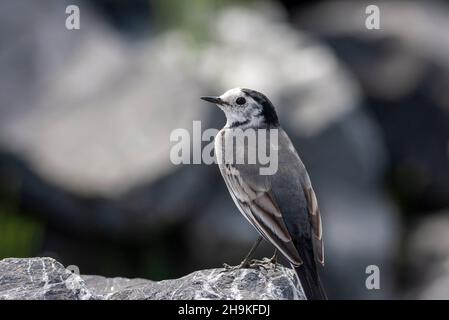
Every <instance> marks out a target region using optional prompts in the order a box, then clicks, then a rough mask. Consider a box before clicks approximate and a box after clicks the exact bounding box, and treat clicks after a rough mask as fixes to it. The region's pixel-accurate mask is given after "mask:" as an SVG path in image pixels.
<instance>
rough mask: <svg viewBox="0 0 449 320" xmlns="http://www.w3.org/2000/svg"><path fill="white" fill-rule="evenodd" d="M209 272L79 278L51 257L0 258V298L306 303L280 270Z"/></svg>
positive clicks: (289, 275) (284, 270) (291, 279)
mask: <svg viewBox="0 0 449 320" xmlns="http://www.w3.org/2000/svg"><path fill="white" fill-rule="evenodd" d="M221 271H223V269H210V270H201V271H196V272H193V273H191V274H189V275H186V276H185V277H182V278H179V279H173V280H164V281H160V282H156V281H151V280H144V279H126V278H105V277H101V276H84V275H81V276H80V275H77V274H76V273H72V272H71V271H69V270H68V269H66V268H65V267H64V266H63V265H62V264H61V263H59V262H57V261H56V260H54V259H52V258H25V259H18V258H9V259H4V260H0V300H2V299H7V300H10V299H25V300H34V299H36V300H92V299H99V300H150V299H164V300H172V299H187V300H190V299H305V298H304V294H303V292H302V290H301V289H299V288H298V286H297V280H296V278H295V276H294V275H293V273H292V271H291V270H290V269H287V268H284V267H282V266H278V267H276V269H273V268H268V269H264V268H260V269H241V270H236V271H231V272H225V273H223V272H221Z"/></svg>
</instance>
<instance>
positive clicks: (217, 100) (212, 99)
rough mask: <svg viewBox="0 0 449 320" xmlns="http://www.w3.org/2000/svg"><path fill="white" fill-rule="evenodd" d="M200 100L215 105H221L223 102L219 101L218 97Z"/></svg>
mask: <svg viewBox="0 0 449 320" xmlns="http://www.w3.org/2000/svg"><path fill="white" fill-rule="evenodd" d="M201 100H204V101H207V102H212V103H215V104H223V100H221V99H220V97H201Z"/></svg>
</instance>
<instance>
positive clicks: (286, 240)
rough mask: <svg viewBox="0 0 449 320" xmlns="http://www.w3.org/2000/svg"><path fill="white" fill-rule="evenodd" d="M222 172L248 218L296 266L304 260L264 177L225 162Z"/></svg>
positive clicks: (237, 203) (234, 197)
mask: <svg viewBox="0 0 449 320" xmlns="http://www.w3.org/2000/svg"><path fill="white" fill-rule="evenodd" d="M221 173H222V175H223V178H224V180H225V182H226V185H227V187H228V189H229V191H230V193H231V196H232V198H233V199H234V202H235V203H236V205H237V206H238V208H239V209H240V211H241V213H242V214H243V215H244V216H245V217H246V218H247V220H248V221H249V222H250V223H251V224H252V225H253V226H254V227H255V228H256V229H257V231H259V233H260V234H261V235H262V236H263V237H264V238H265V239H267V240H268V241H270V242H271V243H272V244H273V245H274V246H275V247H276V248H277V249H278V250H279V251H281V252H282V253H283V254H284V256H285V257H286V258H287V259H288V260H289V261H290V262H291V263H293V264H294V265H301V264H302V260H301V258H300V256H299V253H298V251H297V249H296V248H295V246H294V244H293V241H292V238H291V236H290V234H289V232H288V230H287V227H286V225H285V223H284V220H283V219H282V213H281V211H280V209H279V206H278V204H277V202H276V199H275V196H274V194H273V192H272V191H271V188H270V186H269V183H268V180H267V179H266V177H264V176H256V175H254V174H251V173H248V169H247V167H246V169H245V168H243V167H242V166H239V165H231V164H226V165H224V166H223V167H222V168H221Z"/></svg>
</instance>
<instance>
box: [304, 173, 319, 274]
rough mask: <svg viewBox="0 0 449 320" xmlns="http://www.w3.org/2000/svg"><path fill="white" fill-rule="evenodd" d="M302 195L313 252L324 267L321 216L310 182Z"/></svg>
mask: <svg viewBox="0 0 449 320" xmlns="http://www.w3.org/2000/svg"><path fill="white" fill-rule="evenodd" d="M304 195H305V197H306V200H307V211H308V212H309V217H310V223H311V225H312V234H313V237H312V238H313V239H312V241H313V247H314V250H315V257H316V260H317V261H318V262H319V263H321V265H323V266H324V244H323V227H322V225H321V214H320V209H319V208H318V201H317V199H316V195H315V191H313V188H312V185H311V184H310V180H309V184H308V185H306V186H305V187H304Z"/></svg>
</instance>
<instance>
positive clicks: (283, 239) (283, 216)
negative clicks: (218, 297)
mask: <svg viewBox="0 0 449 320" xmlns="http://www.w3.org/2000/svg"><path fill="white" fill-rule="evenodd" d="M201 99H203V100H205V101H208V102H212V103H215V104H216V105H218V106H219V107H220V108H221V109H222V110H223V111H224V113H225V115H226V119H227V122H226V125H225V127H224V128H223V129H221V130H220V132H219V133H218V134H217V136H216V137H215V154H216V156H217V157H223V154H222V153H221V155H219V154H220V153H219V151H224V149H225V146H226V145H227V143H228V141H227V139H234V137H235V135H233V131H236V129H241V130H243V131H246V130H248V129H252V130H255V131H260V130H261V129H262V130H265V131H267V132H269V131H271V130H277V133H278V134H277V137H278V141H277V152H278V168H277V171H276V173H274V174H272V175H261V174H260V171H259V170H257V169H258V167H259V166H260V164H257V163H256V164H250V165H249V164H245V163H243V164H238V163H233V162H232V161H231V162H230V161H228V159H224V158H222V159H217V162H218V164H219V168H220V171H221V174H222V176H223V178H224V180H225V183H226V186H227V187H228V190H229V192H230V194H231V196H232V198H233V200H234V202H235V204H236V205H237V207H238V208H239V210H240V212H241V213H242V214H243V216H244V217H245V218H246V219H247V220H248V221H249V222H250V223H251V224H252V226H253V227H254V228H256V230H257V231H258V232H259V233H260V235H261V236H260V237H259V239H258V241H256V243H255V244H254V245H253V247H252V248H251V251H250V253H249V254H248V255H247V257H246V258H245V259H244V260H243V262H242V263H241V264H240V265H239V266H237V267H247V266H248V265H249V263H248V261H249V258H250V256H251V254H252V253H253V251H254V250H255V248H256V247H257V245H258V244H259V243H260V241H261V240H262V238H263V239H265V240H267V241H269V242H270V243H272V244H273V245H274V247H275V248H276V249H277V250H279V251H280V252H281V253H282V254H283V256H284V257H285V258H286V259H287V260H288V261H289V262H290V264H291V265H292V267H293V269H294V270H295V272H296V274H297V275H298V278H299V281H300V282H301V286H302V288H303V289H304V293H305V294H306V297H307V299H312V300H313V299H326V295H325V292H324V290H323V287H322V285H321V281H320V278H319V275H318V272H317V264H316V262H318V264H321V265H324V252H323V239H322V227H321V217H320V211H319V209H318V204H317V199H316V196H315V192H314V191H313V188H312V185H311V182H310V178H309V175H308V174H307V171H306V168H305V167H304V164H303V163H302V161H301V159H300V158H299V156H298V153H297V152H296V150H295V148H294V146H293V144H292V143H291V141H290V139H289V137H288V135H287V134H286V133H285V131H284V130H283V129H282V128H281V127H280V125H279V121H278V117H277V114H276V111H275V109H274V106H273V104H272V103H271V102H270V100H268V98H267V97H266V96H265V95H263V94H261V93H259V92H257V91H254V90H250V89H242V88H235V89H231V90H229V91H227V92H226V93H224V94H223V95H221V96H219V97H201ZM231 137H232V138H231ZM238 141H240V142H238ZM233 143H235V145H233V144H232V143H231V145H233V148H234V152H236V153H239V152H246V151H247V150H246V151H245V149H247V148H248V147H251V146H249V145H248V143H242V141H241V140H238V139H237V142H236V140H235V139H234V140H233Z"/></svg>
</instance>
